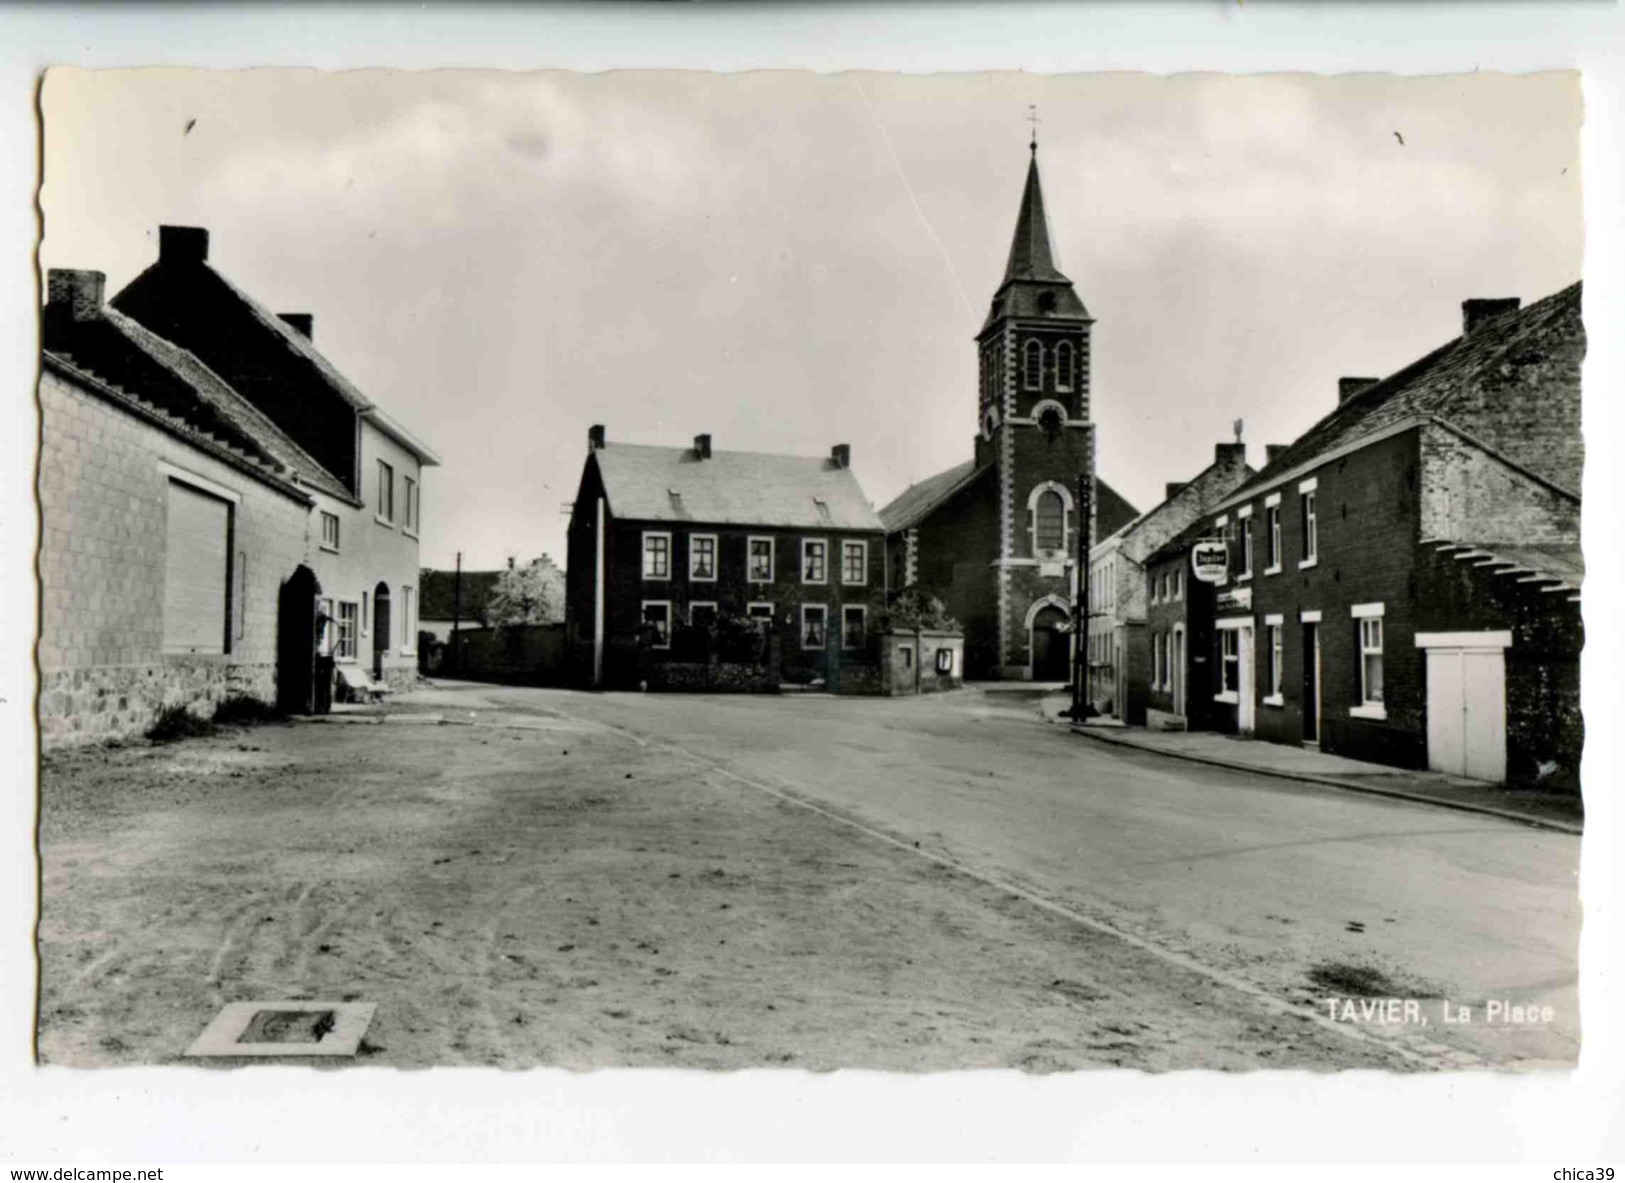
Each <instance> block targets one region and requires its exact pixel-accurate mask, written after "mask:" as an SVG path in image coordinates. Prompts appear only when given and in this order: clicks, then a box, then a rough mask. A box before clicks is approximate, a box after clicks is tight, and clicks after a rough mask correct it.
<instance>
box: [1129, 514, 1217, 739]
mask: <svg viewBox="0 0 1625 1183" xmlns="http://www.w3.org/2000/svg"><path fill="white" fill-rule="evenodd" d="M1209 529H1210V527H1209V524H1208V521H1207V519H1204V518H1198V519H1197V520H1196V521H1195V522H1192V523H1191V524H1190V525H1189V526H1187V527H1186V528H1185V529H1183V530H1181V531H1180V532H1179V533H1178V534H1176V535H1174V537H1172V538H1171V539H1169V540H1168V541H1167V542H1165V543H1163V544H1162V545H1161V546H1160V547H1158V548H1157V549H1156V550H1154V551H1153V552H1151V553H1150V554H1149V555H1147V556H1146V558H1145V563H1144V567H1145V588H1146V591H1145V603H1146V609H1145V643H1146V648H1147V649H1148V650H1149V656H1148V658H1147V661H1146V699H1145V725H1146V726H1147V727H1151V728H1155V729H1157V730H1162V731H1185V730H1191V731H1211V730H1214V729H1216V728H1217V727H1218V726H1219V722H1220V721H1219V708H1218V707H1217V706H1216V705H1215V703H1214V701H1213V690H1212V686H1211V681H1210V677H1209V673H1208V667H1209V660H1210V657H1209V655H1210V651H1211V650H1212V649H1213V646H1214V644H1215V642H1214V640H1213V620H1214V615H1215V613H1214V600H1215V592H1216V589H1215V588H1214V587H1213V585H1212V584H1210V583H1203V582H1202V581H1201V580H1199V579H1196V578H1194V577H1193V576H1192V575H1191V564H1190V552H1191V547H1192V546H1193V545H1194V544H1195V543H1196V542H1197V541H1199V540H1200V539H1202V538H1204V537H1206V536H1207V534H1208V531H1209ZM1193 690H1194V692H1193Z"/></svg>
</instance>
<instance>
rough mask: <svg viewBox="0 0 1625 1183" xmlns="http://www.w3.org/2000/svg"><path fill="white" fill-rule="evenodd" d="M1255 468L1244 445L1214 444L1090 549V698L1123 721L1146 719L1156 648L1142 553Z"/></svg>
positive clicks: (1155, 591)
mask: <svg viewBox="0 0 1625 1183" xmlns="http://www.w3.org/2000/svg"><path fill="white" fill-rule="evenodd" d="M1252 475H1253V470H1252V469H1251V468H1249V467H1248V466H1247V449H1246V445H1244V444H1241V443H1234V444H1216V445H1214V448H1213V463H1212V464H1210V465H1208V466H1207V467H1206V468H1204V469H1203V470H1202V471H1201V472H1199V473H1197V474H1196V475H1195V476H1194V477H1192V478H1191V479H1190V480H1188V481H1184V482H1179V483H1170V484H1169V485H1168V486H1167V495H1166V496H1165V497H1164V498H1163V500H1162V501H1160V502H1159V503H1158V504H1157V505H1156V506H1154V507H1153V508H1151V509H1148V510H1147V511H1146V512H1145V513H1142V514H1140V515H1139V516H1138V517H1136V518H1134V519H1133V520H1131V521H1128V522H1125V523H1124V524H1123V525H1121V526H1119V527H1118V528H1117V529H1116V530H1115V531H1114V532H1113V533H1111V534H1109V535H1107V536H1106V537H1105V538H1103V539H1101V540H1100V541H1099V542H1097V543H1096V544H1095V546H1094V547H1093V549H1091V550H1090V552H1089V682H1088V685H1089V698H1090V701H1091V702H1092V703H1094V705H1095V706H1096V708H1097V709H1099V710H1101V711H1103V712H1104V713H1106V714H1108V715H1116V716H1117V717H1119V718H1121V719H1123V720H1124V721H1125V722H1129V723H1134V724H1141V723H1144V722H1145V712H1146V696H1147V693H1148V687H1149V684H1150V681H1151V678H1152V661H1153V658H1155V657H1156V656H1157V654H1155V653H1153V652H1152V649H1153V645H1152V643H1151V641H1149V640H1148V639H1147V637H1146V631H1145V624H1146V606H1147V603H1148V601H1150V600H1153V599H1156V598H1157V597H1158V594H1159V589H1158V588H1157V587H1156V586H1152V587H1150V588H1149V589H1148V587H1147V583H1146V578H1145V558H1146V556H1147V555H1149V554H1150V553H1151V552H1152V551H1155V550H1156V549H1157V548H1158V547H1160V546H1162V544H1163V543H1165V542H1166V541H1168V539H1169V538H1171V537H1172V536H1174V535H1175V534H1177V533H1179V532H1180V531H1181V530H1183V529H1185V528H1186V527H1187V526H1189V525H1190V524H1191V523H1192V522H1194V521H1195V520H1196V519H1197V518H1199V517H1201V515H1202V514H1203V513H1205V512H1206V511H1207V510H1209V509H1211V508H1212V507H1213V506H1214V505H1216V504H1217V503H1218V502H1219V501H1220V500H1221V499H1223V498H1224V497H1225V496H1226V495H1227V494H1229V493H1230V492H1232V491H1233V490H1234V489H1235V488H1236V486H1237V485H1239V484H1241V483H1242V482H1243V481H1244V480H1246V479H1247V478H1248V477H1250V476H1252Z"/></svg>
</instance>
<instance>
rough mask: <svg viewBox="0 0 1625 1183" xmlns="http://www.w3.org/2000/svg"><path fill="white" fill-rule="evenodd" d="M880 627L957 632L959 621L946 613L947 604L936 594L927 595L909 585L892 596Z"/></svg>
mask: <svg viewBox="0 0 1625 1183" xmlns="http://www.w3.org/2000/svg"><path fill="white" fill-rule="evenodd" d="M882 627H883V628H887V629H899V630H912V629H931V630H933V631H940V632H958V631H959V622H958V621H957V620H955V619H954V618H953V617H952V616H950V615H948V609H947V606H946V605H944V604H943V602H942V601H941V600H939V599H937V597H936V596H933V595H928V594H927V593H925V592H923V591H921V590H920V589H919V588H917V587H910V588H905V589H904V590H902V591H900V592H898V593H897V594H896V595H895V596H893V597H892V601H891V603H890V604H889V605H887V607H886V617H885V621H884V624H883V626H882Z"/></svg>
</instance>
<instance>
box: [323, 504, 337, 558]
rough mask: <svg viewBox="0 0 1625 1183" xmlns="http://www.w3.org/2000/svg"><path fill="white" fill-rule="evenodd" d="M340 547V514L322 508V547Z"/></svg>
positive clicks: (331, 548) (335, 548)
mask: <svg viewBox="0 0 1625 1183" xmlns="http://www.w3.org/2000/svg"><path fill="white" fill-rule="evenodd" d="M338 548H339V515H338V514H336V513H328V512H327V511H326V510H325V509H324V510H322V549H323V550H333V551H336V550H338Z"/></svg>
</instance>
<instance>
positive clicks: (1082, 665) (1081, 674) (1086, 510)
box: [1072, 423, 1095, 723]
mask: <svg viewBox="0 0 1625 1183" xmlns="http://www.w3.org/2000/svg"><path fill="white" fill-rule="evenodd" d="M1083 453H1084V457H1085V459H1084V462H1083V465H1084V466H1083V472H1081V473H1079V474H1078V602H1077V606H1076V608H1075V609H1074V611H1073V615H1072V630H1073V636H1074V637H1075V638H1076V643H1075V644H1074V645H1073V646H1072V721H1073V722H1074V723H1081V722H1083V718H1084V701H1085V699H1086V698H1087V697H1088V686H1087V679H1088V676H1089V551H1090V550H1091V549H1092V548H1093V546H1094V532H1095V531H1094V517H1095V514H1094V494H1095V425H1094V424H1093V423H1091V424H1088V425H1087V426H1085V427H1084V429H1083Z"/></svg>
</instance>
